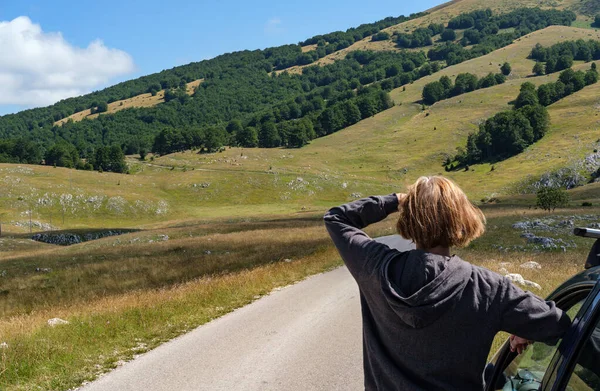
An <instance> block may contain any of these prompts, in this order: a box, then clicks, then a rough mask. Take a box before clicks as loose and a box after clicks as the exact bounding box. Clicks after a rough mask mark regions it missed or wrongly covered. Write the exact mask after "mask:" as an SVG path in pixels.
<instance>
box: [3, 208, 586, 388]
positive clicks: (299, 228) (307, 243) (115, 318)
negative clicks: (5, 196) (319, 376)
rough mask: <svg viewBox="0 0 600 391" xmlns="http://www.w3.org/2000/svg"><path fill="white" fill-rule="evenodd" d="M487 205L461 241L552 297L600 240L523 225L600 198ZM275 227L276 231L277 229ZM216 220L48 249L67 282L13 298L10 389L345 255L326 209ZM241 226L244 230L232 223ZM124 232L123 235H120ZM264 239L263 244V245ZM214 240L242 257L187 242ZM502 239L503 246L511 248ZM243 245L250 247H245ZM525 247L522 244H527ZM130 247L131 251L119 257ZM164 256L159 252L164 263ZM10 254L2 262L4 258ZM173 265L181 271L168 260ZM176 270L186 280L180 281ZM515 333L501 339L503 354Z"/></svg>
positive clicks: (125, 352) (92, 364) (94, 368)
mask: <svg viewBox="0 0 600 391" xmlns="http://www.w3.org/2000/svg"><path fill="white" fill-rule="evenodd" d="M484 212H485V213H486V215H487V216H488V217H489V218H488V226H487V227H488V231H487V233H486V235H484V237H482V238H481V239H479V240H477V241H476V242H474V243H473V244H472V245H471V246H469V247H468V248H466V249H462V250H459V251H457V254H458V255H459V256H461V257H462V258H463V259H465V260H467V261H469V262H472V263H473V264H476V265H481V266H484V267H487V268H489V269H491V270H493V271H496V272H501V270H500V269H501V267H504V268H506V269H508V271H509V272H511V273H520V274H522V275H523V277H524V278H525V279H528V280H532V281H535V282H538V283H539V284H540V285H541V287H542V288H541V290H539V291H537V290H536V291H535V293H537V294H539V295H541V296H546V295H547V294H549V293H550V292H551V291H552V290H553V289H554V288H555V287H556V286H558V285H559V284H560V283H562V282H563V281H564V279H565V278H566V277H567V276H571V275H573V274H575V273H576V272H578V271H580V270H582V269H583V263H584V260H585V256H586V254H587V251H588V249H589V246H590V245H591V243H590V242H589V241H587V240H585V239H580V238H576V239H572V238H571V235H570V233H569V229H568V228H565V229H562V228H561V229H558V228H556V229H554V230H552V231H544V230H537V229H536V230H534V231H533V233H535V234H536V235H540V236H542V235H545V236H551V237H553V238H557V239H558V238H561V239H564V240H573V242H574V243H575V244H576V246H573V247H569V248H568V249H567V251H566V252H563V251H561V250H548V251H547V250H543V251H539V250H535V249H534V248H532V247H531V246H529V247H528V245H527V244H526V243H525V240H524V239H523V238H521V237H520V234H521V232H520V231H519V230H515V229H513V228H512V224H514V223H515V222H517V221H529V220H536V219H538V220H540V221H545V222H546V223H548V224H550V225H552V226H553V227H554V226H556V227H558V223H559V222H560V221H562V220H563V219H569V218H571V217H572V216H573V215H577V216H582V217H583V216H584V215H585V216H598V215H597V213H598V209H597V208H591V209H589V208H588V209H570V210H563V211H561V212H560V213H555V214H548V213H544V212H541V211H535V210H530V209H527V208H525V207H518V206H516V207H507V206H506V204H504V205H503V204H500V205H491V206H485V207H484ZM593 214H596V215H593ZM395 218H396V216H390V218H388V219H387V220H385V221H383V222H381V223H378V224H375V225H373V226H372V227H369V229H368V230H367V231H368V233H369V234H370V235H372V236H380V235H387V234H391V233H393V232H394V228H393V227H394V224H395ZM587 218H589V217H587ZM551 221H552V223H551ZM582 221H583V220H582ZM589 221H590V222H591V220H589ZM269 225H271V226H272V227H271V228H272V229H269V228H268V226H269ZM236 226H237V228H235V227H236ZM292 227H295V228H292ZM212 229H213V230H212V231H209V228H208V227H207V224H206V223H204V222H197V223H196V224H194V223H193V222H185V223H182V224H179V223H178V224H174V225H173V226H171V227H163V228H161V230H163V231H167V232H169V235H170V237H171V238H170V239H169V241H167V242H165V243H158V245H159V248H162V247H161V246H164V248H162V250H164V251H162V253H161V252H160V251H157V252H155V248H156V247H153V246H155V245H157V243H146V244H139V243H129V240H126V237H125V236H123V237H119V238H105V239H101V240H99V241H95V242H88V243H83V244H81V245H77V246H72V247H69V248H58V249H55V250H53V251H54V254H52V253H46V254H45V255H42V254H44V253H43V252H42V253H40V254H37V255H38V256H37V258H45V259H48V258H50V259H51V258H52V257H56V259H55V264H53V266H54V267H58V269H57V271H56V272H57V273H59V274H60V273H62V274H61V276H62V277H61V278H60V279H55V282H56V284H57V285H54V287H53V288H52V289H46V290H45V291H44V292H45V293H44V294H43V295H44V296H45V297H46V299H47V300H46V301H43V302H42V301H40V302H30V303H29V307H27V306H25V307H23V306H20V305H19V303H18V300H17V301H14V302H11V303H10V306H11V307H9V306H8V303H7V302H5V304H6V307H5V309H8V308H11V311H12V315H11V316H6V315H5V316H3V318H2V319H1V320H0V343H1V342H6V344H7V347H5V348H0V389H2V390H19V391H21V390H38V389H43V390H66V389H69V388H73V387H76V386H78V385H80V384H81V383H82V382H85V381H89V380H92V379H93V378H95V377H96V376H97V375H98V374H101V373H103V372H106V371H108V370H110V369H111V368H114V367H116V366H117V365H118V364H119V363H120V362H122V361H126V360H128V359H131V358H133V357H134V356H135V355H136V354H139V353H142V352H144V351H147V350H149V349H152V348H154V347H156V346H158V345H159V344H160V343H162V342H164V341H167V340H169V339H172V338H174V337H175V336H177V335H180V334H182V333H185V332H187V331H189V330H191V329H193V328H194V327H196V326H198V325H201V324H203V323H206V322H208V321H210V320H211V319H214V318H216V317H218V316H221V315H223V314H225V313H227V312H229V311H231V310H233V309H235V308H238V307H240V306H243V305H246V304H248V303H250V302H252V301H253V300H255V299H256V298H258V297H260V296H262V295H264V294H267V293H269V292H271V291H272V290H273V289H274V288H276V287H279V286H284V285H288V284H290V283H293V282H295V281H298V280H301V279H303V278H305V277H306V276H309V275H312V274H315V273H319V272H323V271H327V270H330V269H332V268H334V267H337V266H339V265H341V261H340V260H339V256H338V255H337V252H336V251H335V249H334V248H333V246H332V244H331V243H330V242H329V239H328V238H327V236H326V234H325V231H324V230H323V227H322V223H321V221H320V218H317V217H316V216H312V217H309V218H305V219H289V220H287V221H286V220H276V221H252V222H246V223H244V222H239V221H238V222H234V223H229V224H228V223H222V224H220V225H219V224H214V226H213V228H212ZM232 229H233V230H235V231H234V232H229V231H231V230H232ZM207 231H209V232H207ZM190 232H191V233H192V237H191V238H190V236H189V234H190ZM201 234H204V235H203V236H200V235H201ZM129 235H137V236H138V237H140V238H141V239H140V240H142V241H143V240H145V239H144V238H146V239H147V238H149V237H153V236H154V235H156V233H155V232H136V233H133V234H129ZM195 235H197V236H195ZM117 239H119V240H120V243H115V241H116V240H117ZM208 239H211V240H210V241H208ZM252 240H255V241H257V242H258V243H259V245H258V246H256V247H255V248H253V247H252V246H251V244H250V241H252ZM202 243H204V244H206V243H211V248H212V249H218V250H217V252H219V251H220V252H222V254H223V256H224V255H225V254H224V253H225V252H226V251H225V249H226V248H228V250H227V251H229V252H230V254H229V255H230V256H231V258H230V259H229V261H227V258H221V261H217V262H216V263H214V264H212V266H211V265H210V262H211V261H207V258H206V257H205V256H203V255H200V256H198V257H197V258H198V259H197V260H194V259H193V258H188V256H187V255H185V254H186V253H184V252H183V250H190V251H191V250H192V249H193V251H194V252H195V253H202V252H203V251H205V248H204V247H202V246H203V244H202ZM498 244H502V245H503V248H499V247H498V246H497V245H498ZM113 245H114V246H113ZM219 246H228V247H219ZM236 246H239V248H237V249H236ZM515 246H522V248H521V249H518V250H517V249H515ZM294 248H295V249H294ZM244 249H248V251H247V252H248V254H251V253H252V252H255V255H249V256H245V255H246V254H245V252H244ZM291 250H293V251H292V252H294V251H296V252H295V253H294V254H295V255H294V256H291V257H290V258H291V260H290V261H286V262H284V261H283V258H282V257H284V256H285V257H286V258H287V257H288V255H287V254H290V251H291ZM45 251H47V250H45ZM113 251H114V259H109V258H110V257H108V258H107V259H102V260H99V261H98V262H95V261H94V260H88V259H86V256H82V254H87V255H93V254H108V255H110V254H113V253H112V252H113ZM144 251H146V252H149V253H151V254H153V256H152V257H150V256H148V255H147V256H145V258H140V259H136V260H133V261H132V260H130V259H128V257H131V256H132V255H133V254H135V253H140V252H144ZM211 251H212V250H211ZM73 254H79V255H76V256H75V262H74V261H73V260H72V258H73V256H72V255H73ZM118 254H120V255H121V256H122V259H119V258H118V257H117V255H118ZM211 255H212V254H211ZM154 257H156V258H157V261H156V262H152V258H154ZM184 260H185V261H184ZM33 261H35V259H31V258H28V257H26V256H25V257H21V258H19V257H16V258H13V259H12V260H11V261H10V262H16V263H17V266H16V267H17V268H16V269H11V270H13V272H14V271H16V270H22V271H25V273H23V274H22V275H21V276H20V277H21V278H23V279H24V280H21V281H20V282H19V283H18V284H16V286H20V287H23V288H24V289H22V290H24V291H27V290H28V289H29V290H31V292H37V295H39V292H38V288H39V286H36V284H35V283H36V282H37V280H36V278H39V277H40V275H36V274H32V273H26V271H27V270H28V268H27V267H26V266H25V265H26V264H28V262H29V264H30V265H31V263H30V262H33ZM528 261H535V262H538V263H539V264H540V265H541V267H542V269H540V270H538V269H525V268H522V267H521V266H520V265H521V264H523V263H525V262H528ZM4 262H6V261H4ZM4 262H3V263H0V265H2V267H4V266H5V263H4ZM69 262H71V263H69ZM105 262H106V263H105ZM194 262H196V263H194ZM228 262H229V263H228ZM502 262H508V264H505V263H502ZM501 263H502V264H501ZM190 264H191V265H193V266H194V267H193V268H191V269H190V268H188V267H189V265H190ZM169 265H170V269H171V270H169V268H168V267H167V266H169ZM61 266H62V267H63V269H61ZM19 267H21V268H23V269H19ZM112 267H114V268H116V269H117V271H116V272H114V273H115V274H113V276H114V278H111V279H106V278H96V279H93V278H90V279H88V280H86V284H84V285H86V286H87V285H90V286H89V287H83V288H81V287H80V288H77V287H76V286H72V285H69V284H70V283H66V284H67V285H64V286H61V285H60V284H61V283H62V282H60V281H59V280H69V276H70V277H71V281H73V278H72V277H73V276H82V275H85V274H86V272H83V271H85V270H86V269H89V270H88V272H90V273H91V271H94V272H97V273H99V274H98V275H96V276H97V277H101V276H102V274H106V273H111V268H112ZM202 267H205V269H203V270H204V274H202V273H200V272H199V270H200V271H201V269H202ZM153 268H157V269H156V270H157V271H156V272H154V273H152V272H151V271H152V269H153ZM0 269H1V268H0ZM195 269H198V270H196V272H198V273H199V275H196V276H195V277H190V275H189V272H190V270H195ZM82 270H83V271H82ZM54 272H55V271H54V270H53V272H52V273H54ZM71 273H73V274H71ZM169 273H171V274H170V275H171V278H166V279H164V280H158V281H159V282H160V283H159V284H156V281H157V280H153V279H151V278H147V276H155V277H156V278H158V279H160V277H162V276H163V275H168V274H169ZM91 275H93V274H91ZM43 276H45V275H43ZM173 276H177V277H178V279H173V278H172V277H173ZM28 278H32V280H28ZM27 281H29V285H28V283H27ZM115 281H116V282H115ZM94 284H95V286H94ZM110 284H115V285H114V286H117V285H118V287H119V289H117V290H111V287H112V286H113V285H110ZM154 284H156V285H154ZM67 288H68V289H67ZM69 289H79V290H78V291H76V293H77V294H76V295H70V294H67V293H66V292H67V291H68V290H69ZM20 294H21V295H22V296H21V300H26V299H27V297H29V296H27V294H26V292H21V293H20ZM31 297H33V296H31ZM0 299H2V298H0ZM54 317H59V318H62V319H66V320H68V321H69V324H66V325H61V326H57V327H54V328H52V327H49V326H48V325H47V324H46V321H47V320H48V319H50V318H54ZM504 338H505V336H504V335H503V334H500V335H499V336H498V337H497V338H496V340H495V342H494V345H493V347H492V352H493V351H495V350H496V349H497V347H498V346H499V345H500V344H501V343H502V341H503V339H504ZM357 359H360V358H357Z"/></svg>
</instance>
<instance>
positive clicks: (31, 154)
mask: <svg viewBox="0 0 600 391" xmlns="http://www.w3.org/2000/svg"><path fill="white" fill-rule="evenodd" d="M43 159H44V151H43V150H42V148H41V146H40V145H39V144H38V143H36V142H34V141H31V140H27V139H12V140H0V163H22V164H40V163H41V162H42V160H43Z"/></svg>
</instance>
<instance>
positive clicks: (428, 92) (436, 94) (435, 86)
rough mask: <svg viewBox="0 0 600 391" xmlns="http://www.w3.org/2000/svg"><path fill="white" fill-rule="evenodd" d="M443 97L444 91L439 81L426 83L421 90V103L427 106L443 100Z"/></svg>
mask: <svg viewBox="0 0 600 391" xmlns="http://www.w3.org/2000/svg"><path fill="white" fill-rule="evenodd" d="M445 95H446V91H445V89H444V85H443V84H442V83H441V82H439V81H434V82H432V83H428V84H426V85H425V87H424V88H423V102H425V103H426V104H428V105H432V104H434V103H435V102H438V101H440V100H442V99H444V97H445Z"/></svg>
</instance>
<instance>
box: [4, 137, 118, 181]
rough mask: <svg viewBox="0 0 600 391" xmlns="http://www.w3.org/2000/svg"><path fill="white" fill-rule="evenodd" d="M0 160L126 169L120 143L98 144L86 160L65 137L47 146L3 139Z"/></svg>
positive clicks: (22, 140) (115, 170)
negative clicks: (103, 145)
mask: <svg viewBox="0 0 600 391" xmlns="http://www.w3.org/2000/svg"><path fill="white" fill-rule="evenodd" d="M0 163H20V164H45V165H47V166H55V167H66V168H76V169H78V170H92V169H95V170H99V171H112V172H120V173H123V172H127V164H126V163H125V154H124V152H123V149H122V148H121V147H120V146H118V145H113V146H110V147H99V148H97V149H96V150H95V151H94V152H93V153H92V154H91V156H90V157H89V158H88V159H87V160H83V159H82V158H81V156H80V154H79V151H78V150H77V148H76V147H75V146H74V145H73V144H71V143H68V142H66V141H59V142H57V143H56V144H54V145H52V146H51V147H50V148H48V149H46V148H45V147H44V146H43V145H42V144H40V143H37V142H34V141H31V140H26V139H9V140H2V141H0Z"/></svg>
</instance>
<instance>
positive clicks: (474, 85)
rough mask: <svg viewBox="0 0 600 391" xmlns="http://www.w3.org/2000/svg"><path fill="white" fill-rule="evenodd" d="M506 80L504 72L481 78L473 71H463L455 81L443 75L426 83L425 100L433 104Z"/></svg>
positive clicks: (424, 89)
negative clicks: (472, 72)
mask: <svg viewBox="0 0 600 391" xmlns="http://www.w3.org/2000/svg"><path fill="white" fill-rule="evenodd" d="M505 81H506V76H504V75H503V74H502V73H497V74H493V73H490V74H488V75H487V76H484V77H482V78H481V79H478V78H477V76H475V75H473V74H471V73H461V74H459V75H458V76H456V80H455V81H454V83H452V80H451V79H450V78H449V77H448V76H442V77H441V78H440V80H439V81H434V82H432V83H428V84H426V85H425V87H424V88H423V102H424V103H426V104H428V105H432V104H434V103H435V102H439V101H440V100H443V99H448V98H451V97H453V96H457V95H461V94H464V93H467V92H471V91H475V90H478V89H480V88H488V87H493V86H495V85H498V84H503V83H504V82H505Z"/></svg>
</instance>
